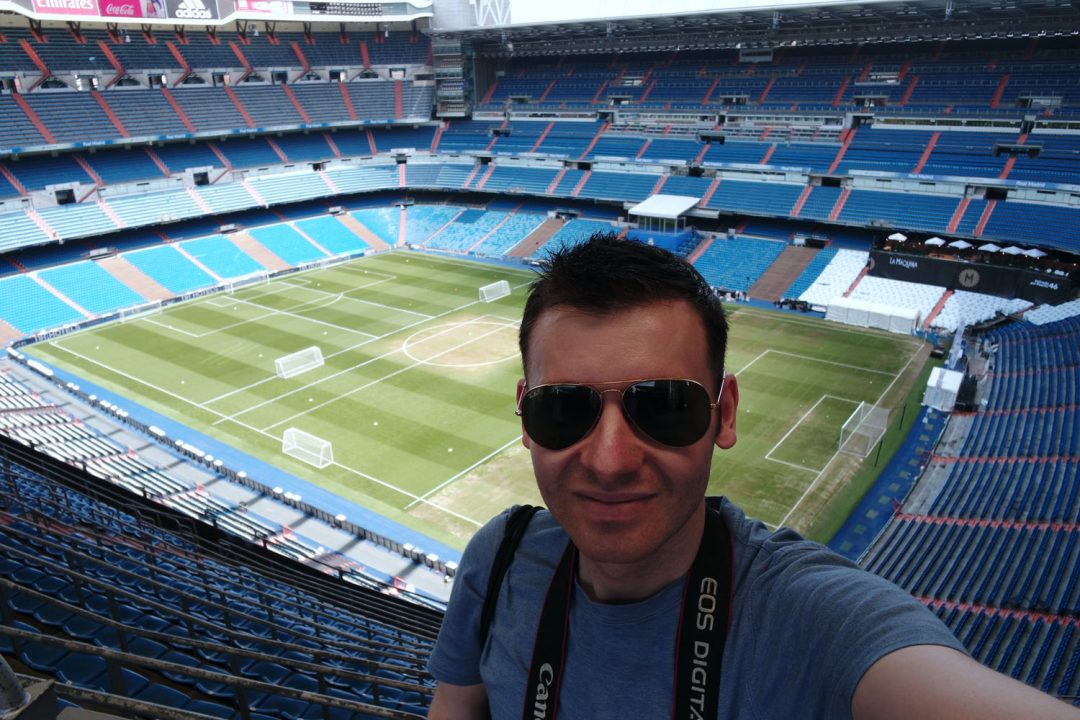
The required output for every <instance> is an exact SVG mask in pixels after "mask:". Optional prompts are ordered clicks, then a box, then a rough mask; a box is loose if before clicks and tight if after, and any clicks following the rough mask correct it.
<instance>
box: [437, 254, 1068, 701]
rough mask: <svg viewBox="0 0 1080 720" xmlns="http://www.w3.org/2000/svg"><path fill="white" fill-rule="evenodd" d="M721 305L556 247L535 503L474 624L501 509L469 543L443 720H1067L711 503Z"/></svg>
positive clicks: (728, 428) (882, 586)
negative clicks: (485, 614) (493, 595)
mask: <svg viewBox="0 0 1080 720" xmlns="http://www.w3.org/2000/svg"><path fill="white" fill-rule="evenodd" d="M726 341H727V321H726V318H725V316H724V311H723V308H722V307H721V306H720V304H719V301H718V300H717V298H716V297H715V296H714V294H713V293H712V292H711V289H710V288H709V286H708V285H707V283H705V281H704V280H703V279H702V278H701V276H700V275H699V274H698V273H697V271H696V270H694V269H693V268H692V267H691V266H689V265H688V264H686V263H685V262H683V261H682V260H680V259H678V258H676V257H675V256H673V255H671V254H669V253H667V252H665V251H663V250H659V249H657V248H653V247H650V246H647V245H642V244H639V243H635V242H629V241H621V240H618V239H617V238H615V237H613V236H610V235H603V236H595V237H593V238H592V239H591V240H590V241H588V242H587V243H585V244H583V245H581V246H579V247H577V248H574V249H571V250H566V251H561V252H558V253H556V254H554V255H553V256H552V258H551V259H550V261H549V262H548V263H547V264H546V266H545V269H544V271H543V272H542V273H541V275H540V277H539V279H538V280H537V281H536V282H535V283H533V286H532V288H531V290H530V295H529V299H528V301H527V303H526V306H525V313H524V317H523V320H522V324H521V334H520V344H521V352H522V359H523V362H524V366H525V379H523V380H521V381H520V382H519V383H518V388H517V396H518V413H519V414H520V415H521V416H522V430H523V432H522V442H523V443H524V445H525V447H527V448H528V449H529V450H530V452H531V455H532V462H533V469H534V471H535V474H536V480H537V484H538V486H539V488H540V493H541V496H542V497H543V499H544V502H545V504H546V505H547V507H548V508H549V510H550V512H543V511H541V512H540V513H538V514H537V515H536V516H535V517H534V518H532V520H531V522H530V523H529V524H528V526H527V531H526V532H525V534H524V537H523V538H522V539H521V541H520V544H519V545H518V547H517V549H516V552H515V553H514V555H513V561H512V564H511V565H510V566H509V570H508V571H507V573H506V576H505V579H504V580H503V581H502V582H501V584H500V587H501V589H500V590H499V591H498V599H497V603H496V604H495V606H494V610H495V612H494V617H493V619H492V622H491V625H490V631H489V632H487V633H484V632H483V631H481V629H480V628H481V621H480V616H481V613H482V607H483V605H484V598H485V596H486V594H487V586H488V579H489V575H490V572H491V567H492V563H493V561H494V558H495V556H496V552H497V548H498V547H499V545H500V542H501V541H502V540H503V536H504V532H505V528H506V524H507V518H508V516H507V514H506V513H504V514H503V515H501V516H499V517H497V518H495V519H494V520H492V521H491V522H490V523H488V524H487V525H486V526H485V527H484V528H482V529H481V530H480V531H479V532H478V533H477V535H476V537H475V538H474V539H473V540H472V541H471V542H470V544H469V547H468V549H467V550H466V551H465V555H464V557H463V559H462V563H461V568H460V570H459V573H458V575H457V579H456V581H455V587H454V591H453V595H452V597H451V600H450V606H449V609H448V611H447V614H446V619H445V622H444V624H443V629H442V632H441V633H440V636H439V641H438V643H437V645H436V648H435V651H434V652H433V654H432V657H431V661H430V664H429V669H430V670H431V673H432V675H433V676H434V677H435V678H436V679H437V680H438V681H439V686H438V689H437V690H436V694H435V699H434V701H433V703H432V706H431V712H430V716H431V717H432V718H434V719H435V720H449V719H453V720H458V719H462V720H464V719H471V718H485V717H489V716H490V717H493V718H496V720H504V719H507V720H509V719H514V720H516V718H545V719H548V718H553V717H556V716H558V717H561V718H573V719H582V718H589V719H590V720H591V719H593V718H612V719H615V718H618V719H620V720H623V719H626V718H648V719H650V720H651V719H652V718H667V717H678V718H682V717H687V718H724V719H727V718H779V719H783V720H788V719H790V718H826V719H828V720H832V719H833V718H846V717H855V718H859V719H860V720H862V719H864V718H904V719H905V720H908V719H910V718H930V717H943V718H946V717H947V718H966V717H972V718H1042V719H1044V720H1049V719H1051V718H1077V717H1080V713H1078V712H1076V711H1075V710H1074V709H1073V708H1070V707H1069V706H1068V705H1066V704H1064V703H1061V702H1060V701H1058V700H1055V699H1053V698H1050V697H1049V696H1045V695H1043V694H1041V693H1039V692H1037V691H1035V690H1032V689H1030V688H1028V687H1027V686H1024V685H1022V684H1020V683H1017V682H1015V681H1013V680H1011V679H1009V678H1005V677H1004V676H1000V675H998V674H997V673H994V672H993V671H991V670H988V669H986V668H984V667H983V666H981V665H979V664H978V663H976V662H975V661H973V660H971V659H969V658H968V657H967V656H966V655H965V654H964V653H963V649H962V647H961V646H960V644H959V643H958V642H957V641H956V639H955V638H954V637H953V636H952V635H951V633H949V631H948V629H947V628H945V626H944V625H943V624H941V623H940V622H939V621H938V619H937V618H936V617H934V616H933V614H932V613H930V612H929V611H928V610H926V609H925V608H924V607H922V606H921V605H920V604H919V603H918V602H916V601H915V600H913V599H912V598H911V597H910V596H909V595H907V594H906V593H904V592H903V591H902V590H900V589H899V588H896V587H895V586H893V585H891V584H889V583H888V582H886V581H884V580H882V579H880V578H878V577H876V576H873V575H871V574H869V573H866V572H864V571H862V570H860V569H858V568H856V567H855V566H853V565H851V564H850V563H848V562H847V561H845V560H843V559H842V558H839V557H838V556H836V555H834V554H832V553H830V552H829V551H827V550H826V549H824V548H822V547H821V546H819V545H816V544H814V543H809V542H807V541H804V540H802V539H801V538H800V537H799V536H798V535H796V534H795V533H793V532H790V531H786V530H780V531H778V532H776V533H770V532H769V531H768V530H767V529H766V528H765V527H764V526H762V525H761V524H760V523H757V522H754V521H751V520H748V519H747V518H746V517H745V516H744V515H743V514H742V512H741V511H740V510H739V509H738V508H737V507H735V506H734V505H732V504H731V503H729V502H727V501H726V500H718V501H711V500H710V501H708V502H706V499H705V492H706V488H707V485H708V480H709V468H710V463H711V459H712V455H713V450H714V447H718V448H720V449H727V448H730V447H732V446H733V445H734V444H735V439H736V435H735V418H736V411H737V408H738V401H739V392H738V384H737V382H736V379H735V377H734V376H732V375H729V374H726V373H725V371H724V350H725V345H726Z"/></svg>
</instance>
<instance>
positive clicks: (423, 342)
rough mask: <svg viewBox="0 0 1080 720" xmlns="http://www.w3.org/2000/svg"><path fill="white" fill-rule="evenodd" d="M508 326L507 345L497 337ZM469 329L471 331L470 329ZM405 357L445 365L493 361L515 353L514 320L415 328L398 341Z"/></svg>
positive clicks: (498, 360) (511, 357) (426, 363)
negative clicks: (508, 341) (402, 339)
mask: <svg viewBox="0 0 1080 720" xmlns="http://www.w3.org/2000/svg"><path fill="white" fill-rule="evenodd" d="M505 330H511V331H513V332H512V335H513V340H512V341H511V342H510V344H509V345H510V346H509V349H505V350H504V347H505V345H506V343H505V342H504V341H502V340H501V339H500V336H501V335H503V332H501V331H505ZM470 331H471V332H470ZM401 350H402V352H404V353H405V355H406V357H408V358H409V359H410V360H413V361H414V362H418V363H423V364H424V365H431V366H433V367H446V368H471V367H484V366H486V365H495V364H498V363H501V362H505V361H507V360H513V359H515V358H517V356H518V350H517V324H516V323H512V322H508V321H498V320H467V321H465V322H452V323H443V324H441V325H434V326H429V327H426V328H423V329H421V330H417V331H416V332H414V333H413V334H412V335H410V336H409V337H407V338H406V339H405V341H404V342H403V343H402V344H401Z"/></svg>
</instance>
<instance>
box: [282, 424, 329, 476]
mask: <svg viewBox="0 0 1080 720" xmlns="http://www.w3.org/2000/svg"><path fill="white" fill-rule="evenodd" d="M281 451H282V452H283V453H285V454H286V455H288V456H290V457H294V458H296V459H297V460H303V461H304V462H306V463H307V464H308V465H314V466H315V467H317V468H324V467H326V466H327V465H329V464H330V463H332V462H334V448H333V446H332V445H331V444H330V441H329V440H323V439H322V438H321V437H318V436H316V435H312V434H311V433H306V432H304V431H303V430H300V429H299V428H289V429H288V430H286V431H285V434H284V435H283V436H282V438H281Z"/></svg>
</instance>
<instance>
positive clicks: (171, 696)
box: [132, 682, 191, 708]
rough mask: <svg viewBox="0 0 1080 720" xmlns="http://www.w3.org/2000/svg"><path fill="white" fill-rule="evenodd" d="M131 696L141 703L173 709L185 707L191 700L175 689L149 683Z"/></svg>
mask: <svg viewBox="0 0 1080 720" xmlns="http://www.w3.org/2000/svg"><path fill="white" fill-rule="evenodd" d="M132 695H133V696H134V697H135V698H137V699H139V700H142V701H143V702H148V703H155V704H157V705H165V706H168V707H173V708H183V707H186V706H187V704H188V702H189V701H190V700H191V698H189V697H188V696H187V695H185V694H184V693H182V692H180V691H179V690H177V689H175V688H171V687H169V686H168V685H162V684H160V683H156V682H151V683H150V684H148V685H146V686H145V687H143V688H142V689H141V690H138V691H137V692H134V693H132Z"/></svg>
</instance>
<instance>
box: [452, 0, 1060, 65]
mask: <svg viewBox="0 0 1080 720" xmlns="http://www.w3.org/2000/svg"><path fill="white" fill-rule="evenodd" d="M432 33H433V34H435V35H447V36H453V37H455V38H458V39H461V40H468V41H471V42H472V43H473V46H474V48H475V49H476V51H477V52H478V53H479V54H482V55H566V54H571V55H573V54H600V53H611V52H636V51H670V50H694V49H715V48H753V47H781V46H785V45H787V46H792V45H823V44H844V45H850V44H853V43H867V42H911V41H917V40H946V39H956V40H959V39H979V38H984V39H985V38H1004V37H1028V36H1053V35H1058V36H1061V35H1080V0H884V1H881V0H867V1H864V2H840V3H824V4H822V3H818V4H802V5H788V6H784V7H773V8H761V7H759V8H758V9H753V10H746V9H731V10H723V11H714V12H708V13H691V14H670V15H665V16H654V17H630V18H607V19H602V20H587V21H582V22H552V23H541V24H530V25H513V24H510V25H501V26H488V27H474V28H471V29H467V30H455V31H452V32H449V31H447V30H443V31H440V29H439V28H438V27H435V28H433V29H432Z"/></svg>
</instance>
